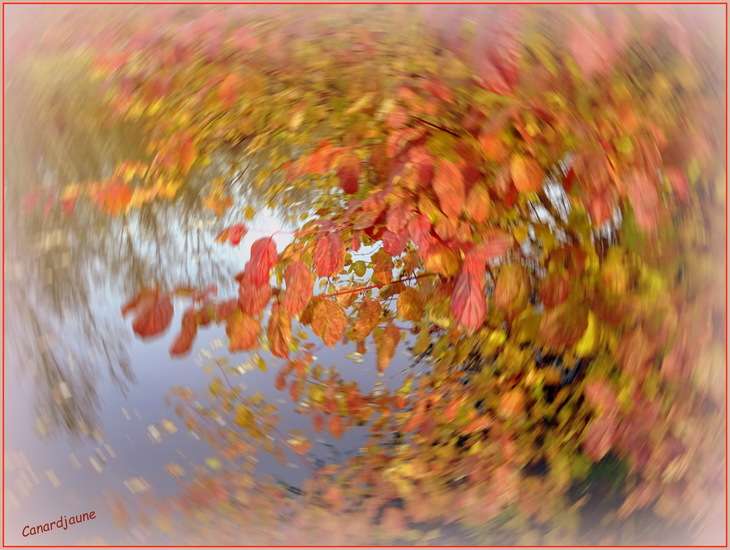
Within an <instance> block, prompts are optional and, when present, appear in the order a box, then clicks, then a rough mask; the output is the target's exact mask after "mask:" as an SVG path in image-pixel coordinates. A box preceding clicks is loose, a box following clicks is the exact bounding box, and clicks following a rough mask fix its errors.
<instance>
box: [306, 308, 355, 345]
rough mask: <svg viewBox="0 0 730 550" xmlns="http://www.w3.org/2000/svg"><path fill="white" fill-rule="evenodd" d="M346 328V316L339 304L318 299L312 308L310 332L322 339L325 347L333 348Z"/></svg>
mask: <svg viewBox="0 0 730 550" xmlns="http://www.w3.org/2000/svg"><path fill="white" fill-rule="evenodd" d="M345 328H347V316H346V315H345V312H344V310H343V309H342V308H341V307H340V306H339V304H338V303H337V302H335V301H333V300H326V299H320V300H318V301H317V304H316V305H315V306H314V319H313V320H312V330H313V331H314V333H315V334H316V335H317V336H319V337H320V338H322V341H323V342H324V343H325V345H327V346H329V347H334V345H335V344H336V343H337V342H339V340H340V338H341V337H342V333H343V332H345Z"/></svg>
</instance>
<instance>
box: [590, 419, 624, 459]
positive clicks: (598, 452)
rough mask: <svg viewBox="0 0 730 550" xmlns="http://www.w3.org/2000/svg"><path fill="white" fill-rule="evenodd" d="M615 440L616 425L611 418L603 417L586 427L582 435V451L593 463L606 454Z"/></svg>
mask: <svg viewBox="0 0 730 550" xmlns="http://www.w3.org/2000/svg"><path fill="white" fill-rule="evenodd" d="M615 439H616V424H615V421H614V419H613V418H611V417H603V418H599V419H598V420H594V421H593V422H592V423H591V424H589V425H588V428H587V429H586V430H585V432H584V435H583V443H582V447H583V451H584V452H585V454H586V456H587V457H588V458H590V459H591V460H592V461H593V462H598V461H599V460H601V459H602V458H603V457H604V456H606V455H607V454H608V452H609V451H610V450H611V448H612V447H613V445H614V442H615Z"/></svg>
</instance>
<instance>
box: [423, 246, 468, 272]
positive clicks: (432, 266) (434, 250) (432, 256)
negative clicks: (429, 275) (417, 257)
mask: <svg viewBox="0 0 730 550" xmlns="http://www.w3.org/2000/svg"><path fill="white" fill-rule="evenodd" d="M424 254H425V255H424ZM421 257H422V258H423V264H424V265H425V266H426V269H428V270H429V271H432V272H433V273H438V274H439V275H443V276H444V277H453V276H454V275H456V274H457V273H458V272H459V268H460V267H461V258H460V257H459V252H458V251H457V250H455V249H454V248H452V247H449V246H447V245H445V244H441V243H438V244H434V245H432V246H429V247H428V249H427V250H426V251H425V252H424V251H422V253H421Z"/></svg>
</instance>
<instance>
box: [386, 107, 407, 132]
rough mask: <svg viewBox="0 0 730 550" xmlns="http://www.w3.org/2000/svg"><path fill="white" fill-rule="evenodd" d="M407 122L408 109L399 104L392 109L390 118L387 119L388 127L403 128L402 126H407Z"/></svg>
mask: <svg viewBox="0 0 730 550" xmlns="http://www.w3.org/2000/svg"><path fill="white" fill-rule="evenodd" d="M407 122H408V109H406V108H405V107H403V106H397V107H395V108H394V109H393V110H392V111H390V113H389V114H388V118H387V119H386V121H385V123H386V125H387V126H388V128H392V129H396V128H401V127H402V126H405V125H406V123H407Z"/></svg>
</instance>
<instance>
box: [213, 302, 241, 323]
mask: <svg viewBox="0 0 730 550" xmlns="http://www.w3.org/2000/svg"><path fill="white" fill-rule="evenodd" d="M238 308H239V305H238V301H237V300H235V299H234V300H226V301H225V302H219V303H217V304H215V306H213V315H214V316H215V318H216V320H217V321H221V320H223V319H228V317H229V316H230V315H232V314H233V312H234V311H236V310H237V309H238Z"/></svg>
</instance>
